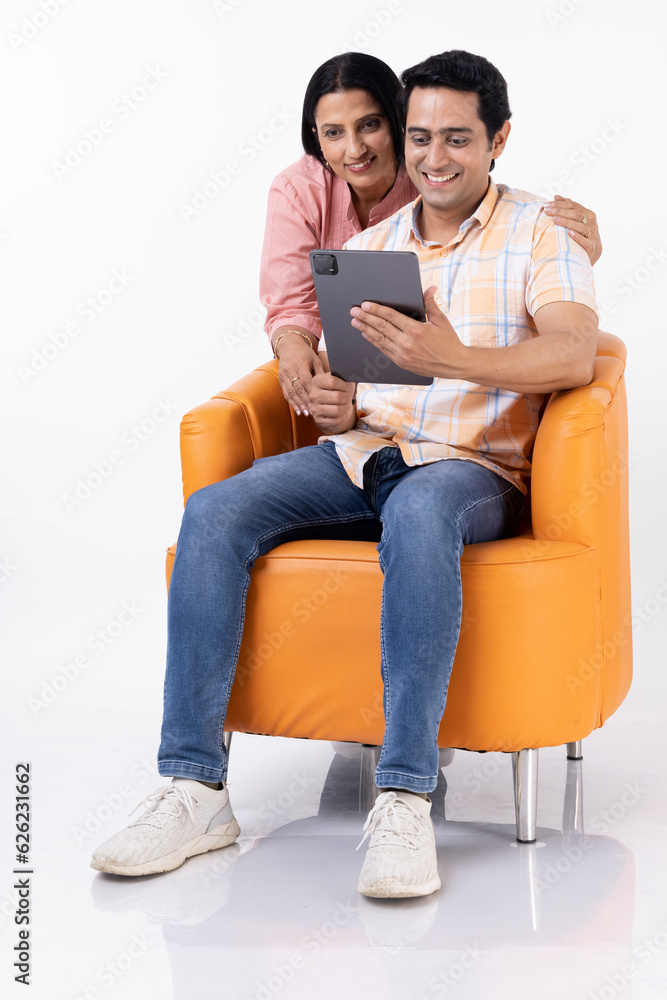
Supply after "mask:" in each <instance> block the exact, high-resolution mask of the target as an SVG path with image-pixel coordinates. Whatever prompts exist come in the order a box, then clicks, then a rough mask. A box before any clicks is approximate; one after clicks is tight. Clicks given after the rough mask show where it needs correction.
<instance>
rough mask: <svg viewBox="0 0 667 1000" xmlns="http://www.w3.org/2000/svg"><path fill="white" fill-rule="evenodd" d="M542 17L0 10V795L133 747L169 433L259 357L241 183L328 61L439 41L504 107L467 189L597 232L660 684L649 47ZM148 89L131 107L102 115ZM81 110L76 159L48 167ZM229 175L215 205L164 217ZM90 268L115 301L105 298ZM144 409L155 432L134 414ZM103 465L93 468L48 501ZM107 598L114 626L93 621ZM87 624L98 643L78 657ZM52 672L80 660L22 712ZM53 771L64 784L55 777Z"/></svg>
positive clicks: (247, 187) (153, 702)
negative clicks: (478, 58)
mask: <svg viewBox="0 0 667 1000" xmlns="http://www.w3.org/2000/svg"><path fill="white" fill-rule="evenodd" d="M558 2H559V0H552V2H551V3H548V2H532V0H531V2H529V0H520V2H514V3H508V2H505V3H500V2H498V0H494V2H491V0H482V2H478V3H474V4H472V3H471V4H467V5H462V4H445V3H443V2H441V0H412V2H410V0H402V2H400V3H398V2H396V0H394V2H393V3H392V4H391V5H390V4H389V3H388V2H387V0H375V2H370V3H368V2H365V0H364V2H355V0H336V2H330V3H324V2H318V3H314V2H313V0H284V2H269V0H228V2H226V3H225V2H224V0H221V2H219V3H213V2H209V0H206V2H205V0H197V2H190V3H184V2H176V0H113V2H112V0H88V2H86V0H69V2H68V3H67V4H64V5H61V4H58V2H57V0H44V3H46V6H47V9H48V10H49V11H53V10H55V13H52V14H50V15H49V16H46V15H43V14H42V13H41V10H42V8H40V6H39V5H38V4H37V3H34V2H24V0H4V2H3V5H2V11H1V13H0V51H1V52H2V56H1V59H0V89H1V92H2V94H3V99H2V102H1V105H2V106H1V109H0V120H1V134H2V155H1V157H0V172H1V173H0V176H1V189H2V194H3V199H2V206H1V207H0V234H1V237H0V267H1V271H2V294H3V308H2V350H3V366H2V376H1V377H2V384H1V387H0V399H1V401H2V408H3V420H2V457H3V461H2V464H3V469H4V476H3V481H4V486H3V498H2V512H3V517H2V534H1V536H0V559H2V561H3V562H2V569H0V580H1V585H0V601H1V603H2V614H3V622H4V628H3V640H2V642H3V661H2V662H3V665H4V670H3V688H4V691H3V697H2V709H1V710H2V712H3V713H8V718H7V726H8V729H7V731H8V732H9V733H10V734H11V743H10V746H9V752H8V755H7V757H6V760H5V763H4V765H3V768H4V771H3V774H2V776H1V779H0V787H1V788H2V789H3V791H2V795H3V796H5V795H6V794H8V792H5V789H7V790H9V789H10V786H11V774H12V772H13V763H14V760H15V759H21V758H23V759H25V758H27V759H30V760H32V761H33V766H34V768H35V769H36V771H37V773H39V769H40V767H43V766H44V767H45V766H46V761H47V760H51V759H54V757H53V755H55V759H57V754H58V752H59V748H61V747H63V746H65V745H66V744H67V743H68V742H69V741H72V740H77V741H81V745H82V746H86V747H87V748H88V749H87V751H86V754H87V756H86V759H85V760H82V761H81V766H82V768H84V769H85V770H86V773H95V770H97V773H98V774H99V775H100V783H101V784H100V789H104V787H108V788H111V787H115V785H117V783H118V781H120V780H122V773H121V772H122V767H120V766H119V765H118V764H117V763H115V761H117V759H118V758H117V755H118V754H120V755H121V758H122V754H123V747H124V745H125V741H127V740H129V739H132V738H135V737H140V738H141V739H142V740H144V741H146V740H147V741H148V743H149V744H151V745H155V746H156V745H157V739H158V732H159V721H160V711H161V693H162V680H163V669H164V619H165V587H164V550H165V548H166V546H167V545H168V544H170V543H171V542H173V541H174V540H175V538H176V534H177V531H178V526H179V520H180V511H181V504H182V495H181V485H180V462H179V453H178V425H179V419H180V417H181V416H182V414H183V413H185V412H186V411H187V410H188V409H190V408H191V407H192V406H194V405H196V404H198V403H200V402H202V401H203V400H205V399H207V398H208V397H209V396H211V395H213V394H214V393H215V392H216V391H218V390H219V389H221V388H223V387H225V386H228V385H230V384H231V383H232V382H233V381H234V380H235V379H236V378H237V377H239V376H240V375H242V374H243V373H244V372H246V371H248V370H250V369H251V368H253V367H254V366H256V365H257V364H258V363H261V362H262V361H264V360H266V359H267V358H268V357H269V350H268V345H267V341H266V338H265V335H264V333H263V331H262V328H261V327H262V324H261V318H260V310H259V309H258V290H257V286H258V269H259V257H260V251H261V244H262V236H263V228H264V214H265V206H266V194H267V190H268V187H269V184H270V182H271V180H272V178H273V177H274V176H275V174H276V173H277V172H278V171H279V170H280V169H282V168H283V167H284V166H286V165H287V164H289V163H291V162H293V161H294V160H296V159H297V158H298V157H299V155H300V143H299V130H300V129H299V123H300V110H301V101H302V96H303V92H304V89H305V86H306V83H307V81H308V79H309V78H310V76H311V74H312V72H313V71H314V70H315V68H316V67H317V66H318V65H319V64H320V63H321V62H323V61H324V60H325V59H327V58H329V57H330V56H332V55H333V54H335V53H337V52H340V51H345V50H347V49H351V48H352V49H357V50H362V51H368V52H372V53H373V54H375V55H377V56H379V57H380V58H382V59H384V60H385V61H386V62H388V63H389V64H390V65H391V66H392V67H393V68H394V69H395V70H396V71H397V72H400V71H401V70H403V69H404V68H406V67H407V66H409V65H412V64H413V63H415V62H418V61H419V60H421V59H423V58H425V57H426V56H428V55H430V54H431V53H432V52H434V51H441V50H444V49H447V48H464V49H469V50H471V51H473V52H478V53H481V54H483V55H485V56H487V57H488V58H489V59H491V61H492V62H494V63H495V64H496V65H497V66H498V67H499V68H500V69H501V71H502V72H503V74H504V75H505V77H506V79H507V81H508V84H509V92H510V99H511V105H512V110H513V119H512V125H513V127H512V133H511V137H510V140H509V144H508V147H507V150H506V152H505V153H504V155H503V156H502V158H501V159H500V160H499V161H498V163H497V166H496V171H495V175H494V176H495V179H496V180H497V181H502V182H505V183H509V184H511V185H513V186H516V187H521V188H524V189H526V190H529V191H533V192H536V193H541V194H543V195H544V196H545V199H546V197H547V195H548V190H549V186H551V188H550V189H551V191H552V192H553V191H555V190H558V188H556V187H554V184H555V182H557V181H558V178H559V177H561V185H562V186H561V190H562V193H564V194H566V195H571V196H573V197H575V198H576V199H577V200H579V201H581V202H583V203H584V204H585V205H586V206H588V207H590V208H591V209H593V210H594V211H595V212H596V213H597V216H598V220H599V224H600V229H601V233H602V240H603V245H604V252H603V256H602V259H601V260H600V262H599V263H598V264H597V265H596V267H595V274H596V283H597V291H598V301H599V302H600V303H601V306H602V312H603V313H604V324H603V325H604V328H605V329H607V330H609V331H611V332H613V333H615V334H617V335H619V336H620V337H622V338H623V339H624V340H625V342H626V343H627V346H628V352H629V363H628V374H627V381H628V392H629V405H630V456H631V488H632V512H631V538H632V552H633V556H632V558H633V607H634V608H635V610H636V612H637V614H638V615H640V618H639V619H638V624H637V629H636V637H635V639H636V663H637V679H636V682H635V685H636V688H637V689H638V690H646V689H647V688H651V687H653V688H654V689H655V691H656V697H657V690H658V687H659V686H662V689H663V690H664V681H663V680H662V675H663V673H664V671H663V660H664V657H662V656H660V655H658V650H659V649H660V647H661V643H660V639H661V637H662V638H663V641H664V638H665V615H664V613H663V611H664V605H663V603H662V602H661V600H660V598H661V597H662V598H663V599H664V598H665V596H667V589H666V588H664V587H662V584H661V581H664V580H667V566H666V565H665V532H664V522H663V517H662V507H663V503H662V502H661V499H660V498H661V487H662V486H663V485H664V482H665V475H664V466H663V453H664V429H663V426H662V424H663V419H662V418H663V407H662V405H661V395H662V394H661V388H662V385H663V383H664V370H665V361H666V358H665V347H664V340H665V338H664V332H663V327H664V321H663V315H664V308H663V307H662V306H663V298H664V295H663V292H662V290H663V288H664V283H665V275H667V269H666V268H665V264H666V263H667V238H666V236H665V221H666V219H665V207H664V182H663V171H664V164H665V162H666V161H667V141H666V138H665V134H666V130H665V126H664V110H663V106H664V100H665V96H664V95H665V89H666V88H665V83H666V80H665V72H664V49H663V39H662V32H661V30H660V28H659V24H658V14H657V8H656V6H655V5H654V4H649V3H648V2H647V0H640V2H635V3H633V4H632V5H628V4H626V3H621V2H619V0H607V2H603V0H578V2H574V0H572V2H570V0H562V2H560V13H559V6H558ZM26 18H28V19H29V21H28V22H26V20H25V19H26ZM30 21H33V22H36V24H37V26H36V27H35V26H34V24H33V26H32V27H31V26H30V23H29V22H30ZM43 21H46V22H47V23H45V24H44V23H42V22H43ZM29 34H32V36H33V37H29V38H26V37H24V36H26V35H29ZM149 71H151V72H152V76H150V78H149V82H150V84H151V86H152V87H153V89H152V90H146V91H144V92H143V99H141V98H142V91H141V90H139V91H136V92H135V99H134V103H135V105H136V106H135V107H133V108H132V109H131V110H130V109H128V108H127V105H124V106H125V108H126V110H125V111H122V110H121V108H122V107H123V102H124V100H125V97H124V95H127V94H129V93H130V92H132V90H133V88H135V87H138V86H139V87H141V85H142V80H144V78H146V75H147V73H149ZM137 97H139V98H140V99H139V100H137ZM102 119H107V125H106V128H107V129H108V131H107V132H101V131H98V132H97V133H95V132H93V135H96V138H97V139H99V140H100V141H99V143H98V144H97V145H96V146H94V147H93V148H92V149H91V150H90V152H89V154H88V155H85V156H83V157H81V159H80V162H79V163H78V164H76V165H74V166H71V167H68V168H66V169H63V168H62V167H60V168H59V167H58V164H63V163H64V162H66V161H65V157H66V154H67V150H68V147H76V146H77V144H78V143H80V142H81V141H82V140H84V139H85V137H86V131H88V132H90V130H99V127H100V121H101V120H102ZM285 119H287V122H286V124H285ZM610 122H613V123H615V126H614V127H611V128H610V127H609V123H610ZM109 123H110V124H109ZM278 125H279V126H280V130H278V128H277V126H278ZM267 130H268V131H267ZM603 135H604V136H606V138H602V137H603ZM256 137H260V138H259V139H257V140H256V141H257V142H258V144H259V146H260V148H259V150H257V149H255V150H254V151H253V152H252V153H251V152H250V151H251V150H252V144H253V142H254V141H255V139H256ZM82 148H83V149H85V148H86V147H85V145H84V147H82ZM586 150H587V151H588V152H586ZM232 160H234V161H236V162H237V163H238V164H240V170H239V172H238V173H237V175H236V176H233V177H231V178H230V179H229V183H227V184H226V186H225V187H224V189H222V187H221V186H220V185H218V188H217V189H215V186H213V187H211V186H209V188H208V189H207V190H208V192H209V193H210V192H212V191H213V195H212V196H210V197H208V196H204V197H205V198H207V203H206V205H205V207H203V208H202V209H200V210H199V211H198V212H197V214H196V215H194V213H187V210H185V211H184V208H183V206H188V205H192V204H193V199H194V198H195V194H196V190H197V189H200V190H201V189H202V188H203V187H204V186H205V185H206V184H207V182H210V180H211V178H210V174H211V172H219V171H224V170H225V169H226V167H227V165H228V164H229V162H230V161H232ZM69 162H70V163H74V162H75V161H74V160H72V158H71V155H70V160H69ZM563 172H565V174H566V175H567V177H566V178H565V181H566V182H565V183H564V184H562V179H563ZM59 174H60V176H58V175H59ZM219 176H220V175H219ZM200 197H201V196H200ZM199 204H201V201H200V202H199ZM186 214H189V215H190V217H189V219H187V220H186V219H185V218H184V215H186ZM647 262H648V267H647ZM651 267H653V268H654V270H651V269H650V268H651ZM114 272H119V273H121V274H124V275H125V276H126V277H125V279H124V280H125V282H126V287H122V288H120V286H119V285H118V284H116V285H114V287H116V288H120V290H119V291H118V294H114V295H113V298H112V301H111V302H109V303H108V304H107V303H106V302H105V300H106V298H107V297H108V296H107V295H106V293H105V289H107V287H108V286H109V282H110V281H111V280H112V275H113V273H114ZM632 284H634V286H635V287H634V289H633V288H632V287H631V286H632ZM91 296H92V297H93V298H94V299H95V300H96V302H97V306H98V308H99V309H100V311H99V312H98V313H97V314H96V316H95V319H94V320H93V321H90V322H89V321H87V319H86V316H89V315H90V313H86V311H85V306H82V303H84V302H85V300H86V299H87V298H88V297H91ZM72 323H76V324H77V329H78V332H77V334H76V336H73V337H71V338H69V339H67V336H66V335H63V331H64V330H66V328H67V325H68V324H72ZM70 330H71V327H70ZM53 337H56V338H57V344H60V345H64V346H58V347H57V349H55V348H54V347H53V343H54V341H53V340H52V339H51V338H53ZM46 345H51V346H49V347H48V349H47V351H46V354H47V355H49V357H47V358H46V361H45V363H43V364H42V370H37V368H38V367H39V365H40V362H39V361H38V360H36V359H37V358H38V356H39V355H41V356H42V358H44V357H45V354H44V348H45V346H46ZM156 407H157V408H158V412H159V415H160V417H164V419H161V421H160V422H155V421H153V422H151V421H152V417H151V414H153V412H154V411H155V410H156ZM142 421H147V423H145V424H144V430H143V431H141V432H140V433H141V437H142V438H143V439H140V437H139V435H138V434H137V431H136V430H134V429H133V428H136V427H137V425H141V423H142ZM112 452H115V453H116V461H117V463H118V464H117V465H115V466H113V465H112V470H113V471H112V472H111V474H110V475H108V477H107V478H103V479H102V481H101V482H100V484H99V485H98V486H97V487H96V488H95V489H93V490H90V491H89V495H88V496H87V497H85V498H84V499H81V500H80V501H79V502H73V501H72V500H71V497H72V496H74V495H75V488H76V486H77V482H78V481H79V480H82V479H84V480H85V478H86V477H87V476H89V475H90V474H91V473H93V472H94V471H95V469H96V463H102V467H103V468H104V469H106V471H107V472H109V466H108V465H105V464H104V462H105V460H107V461H108V459H109V455H110V454H111V453H112ZM119 455H120V457H118V456H119ZM93 481H95V480H93ZM79 492H80V494H81V489H80V488H79ZM68 496H69V497H70V500H69V501H68V500H67V497H68ZM124 603H125V604H127V605H129V606H130V607H133V608H134V609H135V610H134V615H135V617H134V618H132V619H131V620H130V623H129V624H127V625H126V626H125V627H123V628H121V629H120V630H119V629H118V628H117V627H115V626H114V624H113V623H114V622H115V621H116V619H117V618H118V615H119V613H120V611H121V608H122V606H123V604H124ZM138 609H141V610H138ZM123 620H124V621H128V617H127V616H124V619H123ZM98 629H103V630H105V634H106V636H107V644H97V645H94V633H95V632H96V630H98ZM106 630H109V631H106ZM119 631H120V634H118V632H119ZM91 637H93V638H91ZM663 648H664V647H663ZM77 656H79V658H80V659H79V664H81V663H82V662H83V661H82V660H81V657H82V656H85V657H86V664H87V665H86V666H85V668H82V669H78V671H77V669H72V668H70V669H69V674H70V677H72V678H73V679H72V680H71V681H69V682H68V684H67V685H66V686H65V688H64V689H62V688H63V682H62V681H60V682H59V687H60V688H61V689H62V690H60V691H59V692H55V696H54V692H53V689H52V688H51V694H50V695H49V693H48V692H49V688H50V686H51V683H52V681H53V679H54V678H56V677H58V676H60V677H62V676H64V675H63V672H62V670H61V668H63V667H65V668H67V665H68V664H72V663H73V662H74V660H75V657H77ZM66 672H67V669H66ZM45 684H46V685H47V687H45V686H44V685H45ZM31 698H32V699H37V700H38V701H37V702H30V699H31ZM47 698H51V701H50V703H48V704H47ZM39 702H41V706H40V704H39ZM31 706H32V707H31ZM621 711H623V709H622V710H621ZM68 759H69V758H68ZM122 759H123V760H125V759H126V758H122ZM127 759H131V758H129V757H128V758H127ZM70 766H71V765H69V764H68V767H70ZM117 772H118V774H119V775H120V777H119V776H117ZM62 778H63V781H64V784H65V785H66V787H67V789H68V794H69V793H72V792H73V793H75V792H76V785H77V773H76V771H74V772H71V771H70V773H67V774H63V775H62ZM105 783H106V784H105ZM5 801H6V798H5ZM10 847H11V845H10ZM44 847H45V849H47V850H48V844H44ZM2 850H3V851H4V850H5V847H4V846H3V847H2Z"/></svg>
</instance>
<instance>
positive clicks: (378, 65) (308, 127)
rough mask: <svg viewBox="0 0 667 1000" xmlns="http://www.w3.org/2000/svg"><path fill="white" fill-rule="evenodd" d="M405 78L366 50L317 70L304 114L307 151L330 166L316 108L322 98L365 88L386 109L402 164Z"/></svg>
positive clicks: (303, 133)
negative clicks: (399, 77)
mask: <svg viewBox="0 0 667 1000" xmlns="http://www.w3.org/2000/svg"><path fill="white" fill-rule="evenodd" d="M402 89H403V88H402V87H401V81H400V80H399V79H398V77H397V76H396V74H395V73H394V71H393V70H392V69H390V67H389V66H387V64H386V63H384V62H382V60H381V59H376V57H375V56H369V55H367V54H366V53H365V52H344V53H343V54H342V55H340V56H334V57H333V59H327V61H326V62H325V63H322V65H321V66H320V67H319V68H318V69H316V70H315V72H314V73H313V75H312V76H311V78H310V82H309V84H308V86H307V87H306V95H305V97H304V99H303V113H302V116H301V142H302V143H303V148H304V150H305V151H306V153H309V154H310V155H311V156H314V157H315V158H316V159H317V160H319V161H320V163H321V164H322V166H326V164H325V160H324V156H323V154H322V149H321V147H320V141H319V139H318V138H317V132H313V129H314V128H315V110H316V108H317V102H318V101H319V99H320V97H324V95H325V94H334V93H337V92H339V91H341V90H343V91H344V90H365V91H366V92H367V93H368V94H370V95H371V97H373V98H374V99H375V100H376V101H377V103H378V104H379V105H380V107H381V108H382V111H383V113H384V115H385V116H386V118H387V121H388V123H389V128H390V129H391V135H392V138H393V140H394V150H395V151H396V159H397V160H398V162H399V163H402V162H403V141H404V140H403V116H402V103H401V92H402Z"/></svg>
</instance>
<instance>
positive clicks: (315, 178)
mask: <svg viewBox="0 0 667 1000" xmlns="http://www.w3.org/2000/svg"><path fill="white" fill-rule="evenodd" d="M416 196H417V190H416V189H415V187H414V186H413V184H412V181H411V180H410V179H409V177H408V175H407V173H406V172H405V168H404V167H400V168H399V171H398V174H397V176H396V180H395V182H394V186H393V187H392V188H391V190H390V191H388V192H387V194H386V195H385V197H384V199H383V200H382V201H381V202H380V204H379V205H376V206H375V208H373V209H371V213H370V217H369V220H368V225H369V226H375V225H377V223H379V222H383V221H384V220H385V219H388V218H389V216H391V215H393V214H394V212H397V211H398V209H399V208H403V206H404V205H407V203H408V202H409V201H413V199H414V198H415V197H416ZM361 231H362V227H361V224H360V222H359V219H358V218H357V213H356V211H355V208H354V205H353V204H352V197H351V195H350V189H349V187H348V185H347V184H346V182H345V181H344V180H341V178H340V177H338V176H336V174H332V173H331V172H330V171H328V170H326V169H325V167H323V166H322V164H321V163H320V162H319V161H318V160H316V159H315V157H314V156H302V157H301V159H300V160H297V162H296V163H293V164H292V165H291V166H290V167H287V169H286V170H283V171H282V173H280V174H278V176H277V177H276V179H275V180H274V182H273V184H272V185H271V188H270V190H269V204H268V209H267V213H266V230H265V233H264V247H263V250H262V262H261V267H260V277H259V294H260V298H261V300H262V302H263V304H264V305H265V306H266V313H267V315H266V322H265V324H264V329H265V330H266V332H267V334H268V336H269V341H270V340H271V338H272V337H273V333H274V331H275V330H277V329H278V327H280V326H289V325H292V324H293V325H294V326H302V327H303V328H304V329H305V330H308V331H309V332H310V333H312V334H314V335H315V336H316V337H317V338H318V339H319V337H320V335H321V333H322V324H321V322H320V314H319V312H318V309H317V299H316V298H315V289H314V287H313V278H312V274H311V271H310V261H309V259H308V254H309V252H310V251H311V250H319V249H326V248H328V249H331V250H340V249H341V248H342V246H343V244H344V243H346V242H347V240H349V239H351V238H352V237H353V236H356V235H357V233H360V232H361Z"/></svg>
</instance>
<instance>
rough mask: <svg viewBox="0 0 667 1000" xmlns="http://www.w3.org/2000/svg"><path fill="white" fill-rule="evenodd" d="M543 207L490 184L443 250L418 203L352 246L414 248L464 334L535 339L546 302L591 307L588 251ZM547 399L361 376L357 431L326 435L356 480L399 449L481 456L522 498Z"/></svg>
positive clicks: (475, 338) (427, 458)
mask: <svg viewBox="0 0 667 1000" xmlns="http://www.w3.org/2000/svg"><path fill="white" fill-rule="evenodd" d="M543 207H544V202H543V201H542V200H541V199H539V198H537V197H536V196H535V195H531V194H527V193H526V192H524V191H516V190H513V189H512V188H508V187H506V186H505V185H502V184H501V185H496V184H494V182H493V181H490V183H489V187H488V190H487V193H486V195H485V197H484V199H483V200H482V202H481V204H480V205H479V207H478V208H477V210H476V211H475V213H474V214H473V215H472V216H471V217H470V218H469V219H467V220H466V221H465V222H464V223H463V224H462V225H461V227H460V229H459V231H458V233H457V235H456V236H455V237H454V238H453V239H452V240H451V241H450V242H449V243H448V244H447V245H443V244H441V243H434V242H428V243H426V242H424V240H423V239H422V237H421V235H420V233H419V228H418V220H419V212H420V209H421V198H417V199H416V201H414V202H411V203H410V204H409V205H406V206H405V208H402V209H401V210H400V211H398V212H397V213H396V214H395V215H393V216H391V217H390V218H389V219H386V220H385V221H384V222H381V223H379V224H378V225H377V226H373V227H372V228H371V229H367V230H365V231H364V232H363V233H360V234H359V235H358V236H355V237H354V238H353V239H351V240H349V241H348V243H347V244H346V248H349V249H355V250H412V251H414V252H415V253H416V254H417V256H418V257H419V267H420V271H421V278H422V287H423V288H428V286H429V285H436V286H437V287H438V288H439V292H440V294H439V297H437V301H438V304H439V306H440V308H441V309H442V310H443V311H444V312H445V314H446V315H447V317H448V318H449V320H450V322H451V324H452V326H453V327H454V329H455V330H456V332H457V334H458V336H459V337H460V339H461V341H462V342H463V343H464V344H467V345H470V346H474V347H505V346H508V345H510V344H517V343H520V342H521V341H523V340H530V339H531V338H533V337H537V336H539V334H538V332H537V328H536V326H535V322H534V318H533V317H534V316H535V313H536V312H537V310H538V309H539V308H540V307H541V306H543V305H546V304H547V303H549V302H578V303H581V304H583V305H585V306H588V308H589V309H592V310H593V311H594V312H596V304H595V290H594V286H593V273H592V268H591V264H590V261H589V259H588V256H587V254H586V253H585V251H584V250H583V249H582V248H581V247H580V246H578V245H577V244H576V243H575V242H574V241H573V240H572V239H571V238H570V237H569V235H568V233H567V231H566V230H565V229H562V228H559V227H558V226H556V225H555V224H554V223H553V222H552V221H551V219H550V218H549V217H548V216H546V215H545V214H544V212H543ZM543 399H544V397H543V395H542V394H537V393H520V392H511V391H510V390H508V389H498V388H493V387H489V386H483V385H477V384H476V383H474V382H467V381H464V380H455V379H443V378H436V379H435V380H434V381H433V384H432V385H430V386H414V387H413V386H402V385H381V384H376V383H360V384H359V386H358V392H357V400H358V408H359V410H360V411H362V413H361V416H360V418H359V420H358V421H357V424H356V426H355V427H354V428H353V429H352V430H349V431H346V432H345V433H344V434H336V435H332V436H330V438H331V440H333V441H334V442H335V445H336V451H337V453H338V456H339V458H340V460H341V461H342V463H343V465H344V466H345V469H346V471H347V473H348V475H349V476H350V478H351V479H352V481H353V482H354V483H355V484H356V485H357V486H360V487H361V486H363V468H364V464H365V462H366V460H367V459H368V458H369V457H370V456H371V455H372V454H373V453H374V452H376V451H379V450H380V449H381V448H386V447H394V448H400V450H401V454H402V456H403V459H404V461H405V462H406V463H407V464H408V465H411V466H414V465H422V464H425V463H427V462H437V461H441V460H443V459H448V458H458V459H464V460H466V461H470V462H478V463H479V464H480V465H484V466H486V467H487V468H490V469H492V470H493V471H494V472H497V473H498V474H499V475H501V476H503V477H504V478H505V479H507V480H509V481H510V482H511V483H513V484H514V485H515V486H518V487H519V489H520V490H521V491H522V492H524V493H525V492H526V479H527V477H528V476H529V475H530V460H529V456H530V452H531V449H532V445H533V440H534V437H535V432H536V430H537V423H538V418H539V411H540V408H541V405H542V402H543ZM328 439H329V437H327V436H324V437H321V438H320V439H319V440H320V441H325V440H328Z"/></svg>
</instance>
